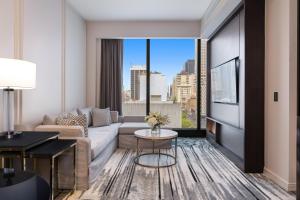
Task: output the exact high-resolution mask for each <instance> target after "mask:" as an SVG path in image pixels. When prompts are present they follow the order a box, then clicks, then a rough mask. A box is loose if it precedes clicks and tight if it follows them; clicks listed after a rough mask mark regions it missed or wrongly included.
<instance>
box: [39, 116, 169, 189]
mask: <svg viewBox="0 0 300 200" xmlns="http://www.w3.org/2000/svg"><path fill="white" fill-rule="evenodd" d="M144 128H149V126H148V124H146V123H145V122H144V117H142V116H138V117H136V116H135V117H134V116H131V117H119V123H112V124H111V125H109V126H103V127H88V137H85V136H84V130H83V127H81V126H60V125H39V126H37V127H36V128H35V130H36V131H58V132H60V134H59V138H61V139H76V140H77V151H76V182H77V189H80V190H85V189H88V188H89V186H90V184H91V183H93V182H94V181H95V180H96V178H97V175H98V174H99V173H100V171H101V170H102V169H103V166H104V164H105V163H106V162H107V161H108V159H109V158H110V156H111V155H112V154H113V152H114V151H115V150H116V148H118V146H119V148H136V139H135V138H134V131H135V130H138V129H144ZM142 145H143V148H148V147H151V146H152V143H149V142H147V141H145V142H144V143H143V144H142ZM155 146H156V147H158V146H159V147H160V148H169V147H170V142H161V143H158V144H156V145H155ZM72 158H73V157H72V155H70V156H69V157H67V156H66V157H65V158H64V159H62V160H61V161H60V164H59V168H60V170H59V176H60V179H59V187H60V188H66V189H69V188H71V186H72V183H73V178H72V171H70V169H71V168H72V167H71V165H72Z"/></svg>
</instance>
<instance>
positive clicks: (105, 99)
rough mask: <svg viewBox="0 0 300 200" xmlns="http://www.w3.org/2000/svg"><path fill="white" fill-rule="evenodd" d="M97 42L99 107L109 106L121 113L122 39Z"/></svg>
mask: <svg viewBox="0 0 300 200" xmlns="http://www.w3.org/2000/svg"><path fill="white" fill-rule="evenodd" d="M98 42H100V44H97V46H98V48H99V46H100V45H101V50H100V56H101V58H100V62H99V60H98V63H99V64H100V70H99V71H98V73H97V79H98V80H97V83H98V84H97V85H98V87H97V88H98V90H99V91H97V93H98V94H99V95H97V96H98V97H97V99H98V104H99V107H100V108H107V107H109V108H110V109H111V110H114V111H118V112H119V113H120V114H122V82H123V81H122V71H123V40H119V39H102V40H98ZM98 56H99V55H98ZM97 59H99V58H97Z"/></svg>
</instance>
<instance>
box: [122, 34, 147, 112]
mask: <svg viewBox="0 0 300 200" xmlns="http://www.w3.org/2000/svg"><path fill="white" fill-rule="evenodd" d="M123 52H124V55H123V92H122V100H123V101H122V102H123V103H122V112H123V115H124V116H144V115H145V114H146V99H145V98H143V95H144V94H145V93H146V82H143V80H141V79H140V77H141V76H143V75H146V73H147V72H146V40H145V39H126V40H124V51H123Z"/></svg>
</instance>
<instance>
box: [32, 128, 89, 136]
mask: <svg viewBox="0 0 300 200" xmlns="http://www.w3.org/2000/svg"><path fill="white" fill-rule="evenodd" d="M35 130H36V131H57V132H59V137H72V138H74V137H84V130H83V127H82V126H61V125H40V126H37V127H36V128H35Z"/></svg>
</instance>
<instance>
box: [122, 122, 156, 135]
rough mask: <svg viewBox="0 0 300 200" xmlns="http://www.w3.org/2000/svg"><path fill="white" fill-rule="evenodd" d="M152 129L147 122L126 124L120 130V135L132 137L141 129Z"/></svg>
mask: <svg viewBox="0 0 300 200" xmlns="http://www.w3.org/2000/svg"><path fill="white" fill-rule="evenodd" d="M145 128H150V126H149V125H148V124H147V123H145V122H125V123H123V124H122V125H121V126H120V128H119V134H121V135H130V134H134V131H136V130H139V129H145Z"/></svg>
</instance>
